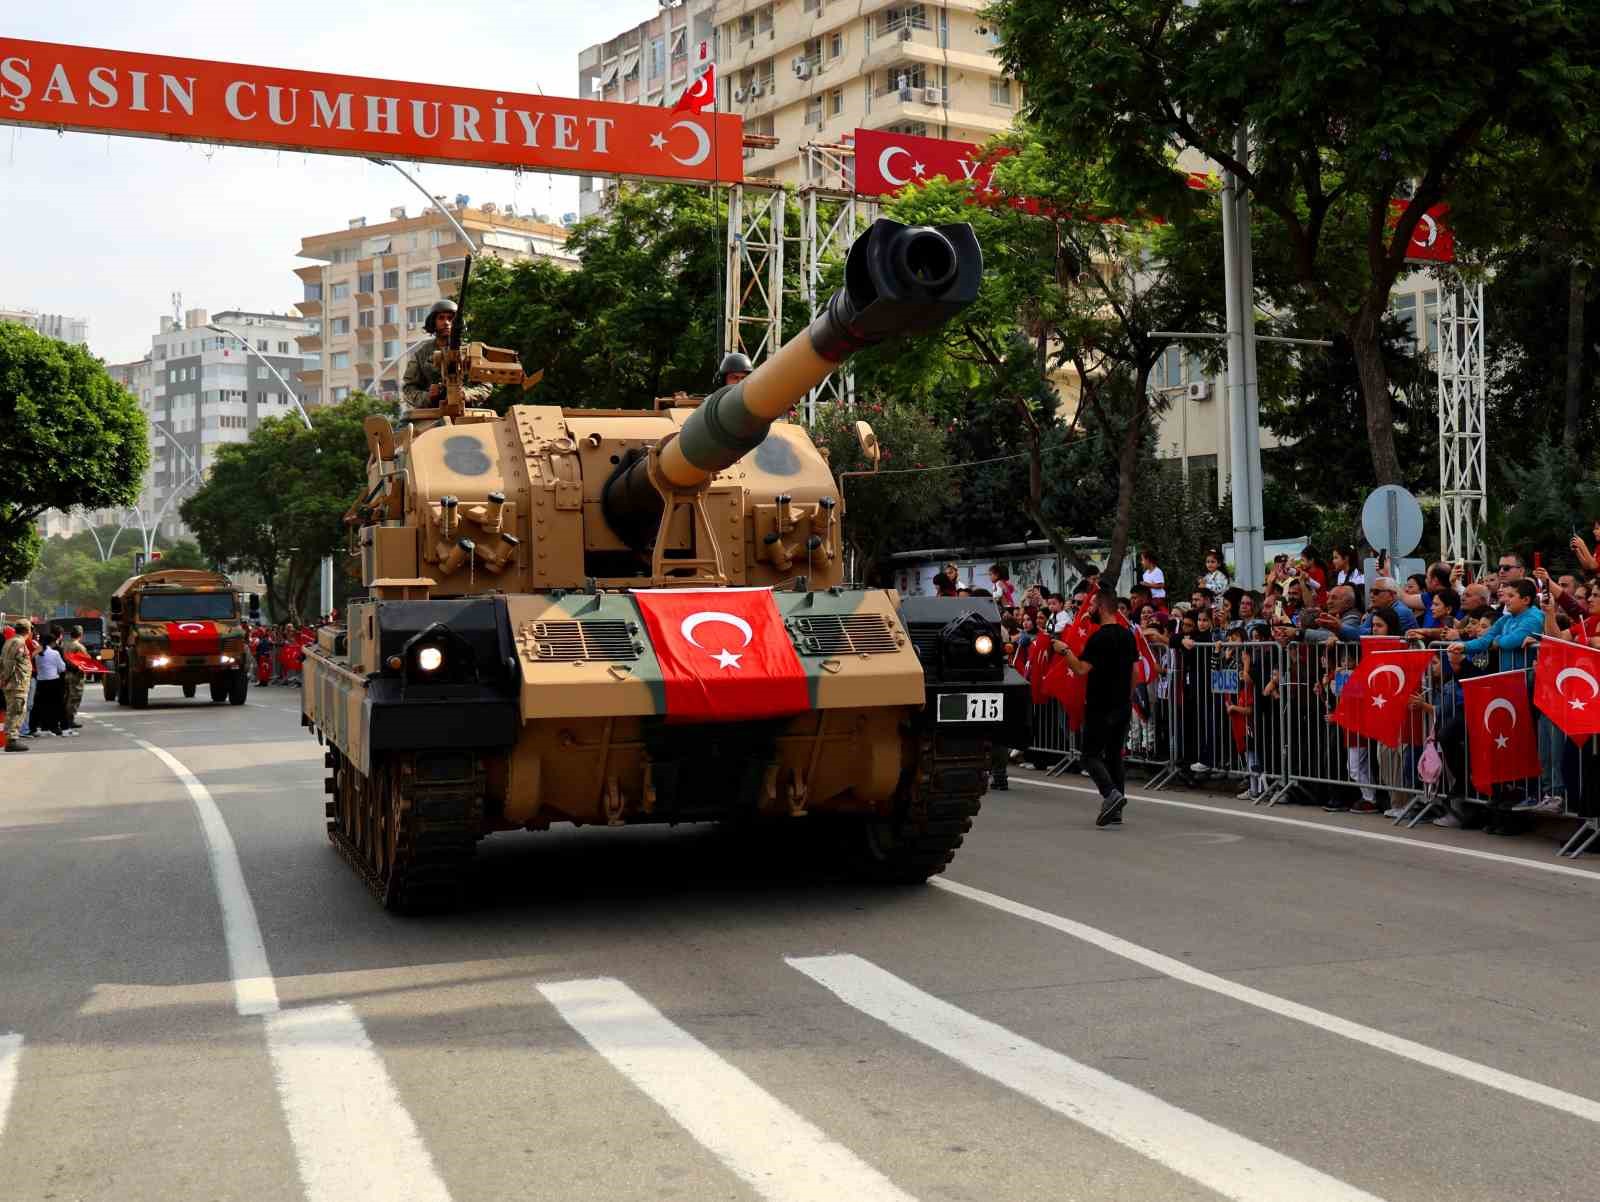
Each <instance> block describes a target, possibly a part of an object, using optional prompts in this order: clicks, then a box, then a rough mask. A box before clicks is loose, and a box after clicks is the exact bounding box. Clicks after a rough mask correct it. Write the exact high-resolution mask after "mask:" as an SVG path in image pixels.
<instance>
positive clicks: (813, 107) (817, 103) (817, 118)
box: [806, 96, 822, 125]
mask: <svg viewBox="0 0 1600 1202" xmlns="http://www.w3.org/2000/svg"><path fill="white" fill-rule="evenodd" d="M806 124H807V125H821V124H822V97H821V96H813V97H812V98H811V99H810V100H808V101H806Z"/></svg>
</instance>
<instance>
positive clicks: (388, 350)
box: [383, 338, 406, 363]
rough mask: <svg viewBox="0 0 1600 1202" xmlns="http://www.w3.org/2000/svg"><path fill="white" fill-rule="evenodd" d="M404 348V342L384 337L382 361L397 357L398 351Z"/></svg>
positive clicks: (398, 355)
mask: <svg viewBox="0 0 1600 1202" xmlns="http://www.w3.org/2000/svg"><path fill="white" fill-rule="evenodd" d="M405 349H406V348H405V343H403V342H401V341H399V340H398V339H389V338H385V339H384V340H383V361H384V362H385V363H387V362H389V361H390V360H391V359H398V358H399V357H400V352H401V351H403V350H405Z"/></svg>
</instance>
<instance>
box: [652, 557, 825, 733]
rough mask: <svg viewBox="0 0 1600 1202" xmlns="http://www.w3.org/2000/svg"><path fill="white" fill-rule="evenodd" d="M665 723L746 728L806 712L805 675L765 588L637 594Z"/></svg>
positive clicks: (808, 705) (808, 702)
mask: <svg viewBox="0 0 1600 1202" xmlns="http://www.w3.org/2000/svg"><path fill="white" fill-rule="evenodd" d="M633 600H634V604H636V605H637V606H638V607H639V614H640V616H641V617H642V618H644V625H645V629H646V630H647V631H648V632H649V634H650V645H651V648H652V649H653V650H654V651H655V654H656V661H657V662H658V663H659V664H660V665H661V676H662V679H663V681H664V683H665V685H666V701H667V718H668V720H669V721H676V722H749V721H753V720H756V719H760V718H782V717H787V716H788V715H790V714H798V713H801V712H802V711H804V710H808V709H810V708H811V690H810V688H809V687H808V686H807V684H806V672H805V669H804V668H803V667H801V665H800V657H799V656H798V655H796V654H795V650H794V644H793V643H792V642H791V641H790V640H789V633H788V631H786V630H785V629H784V627H783V615H782V614H780V613H779V612H778V603H777V602H776V601H774V600H773V599H772V591H771V590H770V589H764V588H752V589H744V588H719V589H638V590H635V592H634V594H633Z"/></svg>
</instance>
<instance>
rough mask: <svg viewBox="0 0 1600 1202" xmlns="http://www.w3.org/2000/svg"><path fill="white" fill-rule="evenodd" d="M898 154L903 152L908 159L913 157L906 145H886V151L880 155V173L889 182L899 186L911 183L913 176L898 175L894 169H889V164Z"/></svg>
mask: <svg viewBox="0 0 1600 1202" xmlns="http://www.w3.org/2000/svg"><path fill="white" fill-rule="evenodd" d="M897 154H903V155H905V156H906V158H908V159H909V158H910V157H911V152H910V151H909V150H907V149H906V148H905V147H904V146H889V147H886V148H885V149H884V152H883V153H882V154H880V155H879V156H878V174H879V175H881V176H883V178H884V180H885V181H886V182H887V183H891V184H893V185H894V186H895V187H897V188H898V187H900V186H901V185H902V184H909V183H910V182H911V177H910V176H909V175H896V174H895V173H894V172H893V171H890V170H889V164H890V162H891V161H893V159H894V156H895V155H897Z"/></svg>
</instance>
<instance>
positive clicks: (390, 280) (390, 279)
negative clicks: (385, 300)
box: [383, 269, 400, 288]
mask: <svg viewBox="0 0 1600 1202" xmlns="http://www.w3.org/2000/svg"><path fill="white" fill-rule="evenodd" d="M383 286H384V287H385V288H398V287H400V272H399V270H398V269H396V270H394V271H386V272H384V273H383Z"/></svg>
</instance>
